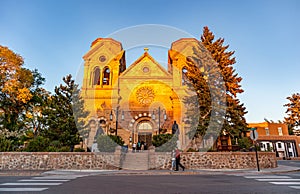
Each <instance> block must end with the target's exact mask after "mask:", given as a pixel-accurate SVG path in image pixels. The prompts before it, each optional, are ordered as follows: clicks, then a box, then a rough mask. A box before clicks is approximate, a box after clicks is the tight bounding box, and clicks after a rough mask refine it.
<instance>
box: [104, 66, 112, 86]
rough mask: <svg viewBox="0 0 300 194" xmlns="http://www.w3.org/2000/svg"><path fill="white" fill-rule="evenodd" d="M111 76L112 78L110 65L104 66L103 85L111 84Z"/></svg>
mask: <svg viewBox="0 0 300 194" xmlns="http://www.w3.org/2000/svg"><path fill="white" fill-rule="evenodd" d="M109 78H110V69H109V68H108V67H105V68H104V71H103V80H102V82H103V85H109Z"/></svg>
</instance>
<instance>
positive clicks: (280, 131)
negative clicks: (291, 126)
mask: <svg viewBox="0 0 300 194" xmlns="http://www.w3.org/2000/svg"><path fill="white" fill-rule="evenodd" d="M278 135H283V134H282V128H281V127H278Z"/></svg>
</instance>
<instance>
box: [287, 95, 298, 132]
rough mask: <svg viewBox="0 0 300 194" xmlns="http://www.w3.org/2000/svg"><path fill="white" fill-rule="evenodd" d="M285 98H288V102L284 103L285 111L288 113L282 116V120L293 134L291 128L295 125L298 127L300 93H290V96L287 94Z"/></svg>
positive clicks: (294, 127)
mask: <svg viewBox="0 0 300 194" xmlns="http://www.w3.org/2000/svg"><path fill="white" fill-rule="evenodd" d="M286 99H288V100H289V101H290V102H289V103H287V104H285V105H284V106H285V107H287V110H286V112H285V113H287V115H288V116H287V117H285V118H284V120H285V123H286V124H287V125H288V128H289V134H293V130H295V129H296V128H297V127H300V94H299V93H295V94H292V96H289V97H287V98H286Z"/></svg>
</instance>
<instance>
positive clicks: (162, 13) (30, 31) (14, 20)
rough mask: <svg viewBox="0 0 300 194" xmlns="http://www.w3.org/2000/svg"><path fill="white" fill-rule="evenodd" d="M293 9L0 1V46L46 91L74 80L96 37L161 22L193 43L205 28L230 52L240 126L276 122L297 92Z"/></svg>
mask: <svg viewBox="0 0 300 194" xmlns="http://www.w3.org/2000/svg"><path fill="white" fill-rule="evenodd" d="M299 10H300V1H297V0H282V1H279V0H260V1H258V0H257V1H255V0H251V1H239V0H224V1H221V0H217V1H213V0H212V1H202V0H198V1H197V0H195V1H189V0H187V1H176V0H173V1H167V0H147V1H141V0H136V1H134V0H126V1H121V0H120V1H116V0H109V1H99V0H98V1H91V0H82V1H76V0H0V44H1V45H4V46H7V47H9V48H10V49H12V50H13V51H14V52H16V53H18V54H20V55H21V56H23V57H24V59H25V65H26V67H27V68H29V69H34V68H37V69H38V70H39V72H41V73H42V75H43V76H44V77H45V78H46V84H45V88H46V89H47V90H49V91H53V89H54V87H55V86H57V85H59V84H60V83H61V79H62V77H63V76H65V75H67V74H72V75H74V76H75V75H76V74H77V71H78V69H79V67H80V66H81V65H82V63H83V60H82V56H83V55H84V54H85V53H86V52H87V51H88V50H89V47H90V44H91V42H92V41H93V40H95V39H96V38H98V37H106V36H108V35H109V34H111V33H114V32H115V31H117V30H120V29H123V28H127V27H130V26H135V25H142V24H162V25H168V26H172V27H175V28H178V29H181V30H183V31H186V32H187V33H189V34H191V35H193V36H194V37H196V38H199V37H200V35H201V33H202V29H203V27H204V26H208V27H209V28H210V30H211V31H212V32H213V33H214V34H215V37H216V38H219V37H223V38H224V39H225V43H226V44H229V45H230V47H229V50H234V51H235V54H234V56H235V57H236V61H237V63H236V65H235V68H236V71H237V73H238V74H239V75H240V76H241V77H242V78H243V81H242V87H243V89H244V90H245V92H244V93H243V94H241V95H239V96H238V97H239V98H240V99H241V101H242V102H243V103H244V104H245V106H246V108H247V110H248V114H247V115H246V119H247V122H260V121H263V119H264V118H267V119H269V120H274V121H277V120H282V119H283V117H284V116H285V108H284V107H283V105H284V104H285V103H287V100H286V97H287V96H290V95H291V94H292V93H296V92H300V84H299V83H300V76H299V75H298V74H299V72H300V64H299V59H298V58H299V56H300V38H299V35H300V22H299V18H300V11H299ZM142 52H143V51H141V53H140V54H142ZM135 53H138V52H136V51H135ZM150 53H151V52H150ZM138 57H139V55H138V54H137V56H136V58H138ZM127 65H128V64H127Z"/></svg>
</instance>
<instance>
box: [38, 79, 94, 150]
mask: <svg viewBox="0 0 300 194" xmlns="http://www.w3.org/2000/svg"><path fill="white" fill-rule="evenodd" d="M63 81H64V83H65V85H62V84H61V85H60V86H59V87H55V94H54V95H53V96H51V98H50V99H49V100H48V105H47V106H48V107H47V108H46V109H45V110H43V115H44V118H45V125H46V126H47V127H46V129H45V130H44V131H43V135H44V136H46V137H48V138H49V139H50V141H59V142H60V144H61V146H69V147H70V151H73V148H74V145H76V144H78V143H79V142H80V133H79V132H82V131H84V130H85V129H86V127H87V126H86V122H85V119H86V117H87V116H88V112H87V111H85V110H84V103H83V100H82V98H81V97H80V90H79V89H78V85H77V84H75V81H74V80H72V76H71V75H68V76H66V77H64V78H63Z"/></svg>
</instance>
